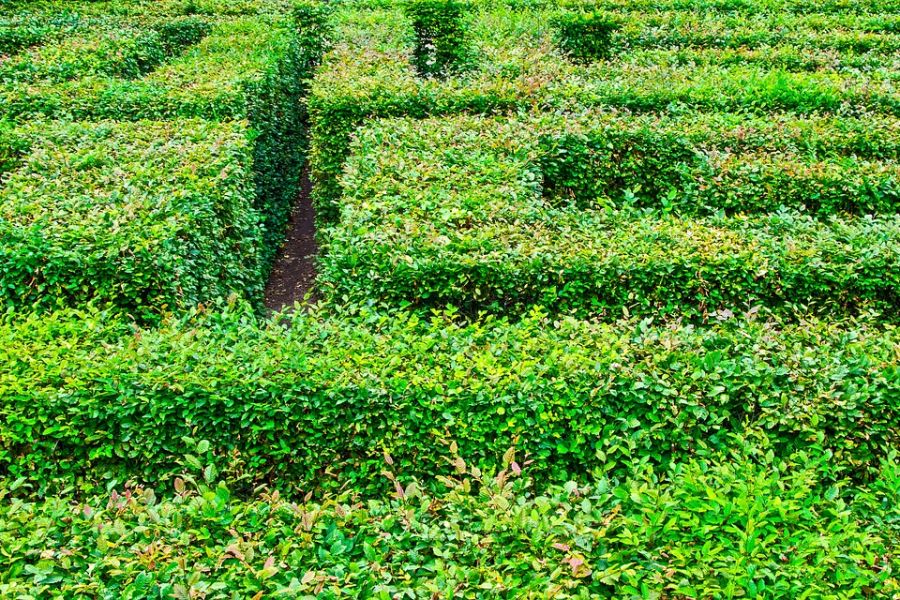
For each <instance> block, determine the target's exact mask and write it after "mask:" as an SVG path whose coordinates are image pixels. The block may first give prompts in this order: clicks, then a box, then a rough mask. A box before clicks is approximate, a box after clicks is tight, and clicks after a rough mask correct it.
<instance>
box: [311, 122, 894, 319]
mask: <svg viewBox="0 0 900 600" xmlns="http://www.w3.org/2000/svg"><path fill="white" fill-rule="evenodd" d="M562 125H564V126H562ZM631 125H633V123H631V122H630V121H627V122H626V126H631ZM557 126H558V127H560V126H562V129H563V131H565V132H567V135H570V134H571V133H572V132H575V133H577V131H578V128H577V126H576V125H575V124H574V122H573V121H571V120H567V119H564V120H562V121H557ZM600 131H603V129H602V127H601V128H600ZM626 133H627V135H622V133H621V131H620V130H619V129H616V128H615V127H613V128H612V130H611V135H606V137H603V135H601V137H600V138H599V141H597V143H596V146H597V147H596V148H595V150H596V154H597V155H598V156H599V158H598V159H597V161H599V163H600V165H599V168H600V172H601V173H604V172H605V171H608V170H612V171H613V175H611V177H612V179H611V180H610V183H609V186H608V188H609V189H605V190H604V193H609V196H608V197H604V198H600V199H599V200H600V201H599V202H598V203H597V204H593V203H590V204H588V205H587V206H579V205H578V204H565V203H564V204H560V203H558V202H556V201H554V200H553V198H547V197H545V195H544V193H543V192H544V190H543V189H542V187H543V185H545V184H546V175H547V173H546V172H544V173H542V171H541V162H542V159H541V154H542V150H541V144H540V141H541V140H540V127H535V126H534V125H533V124H532V123H529V122H528V120H527V119H524V120H523V119H482V118H478V117H461V116H457V117H453V118H442V119H426V120H415V119H394V120H386V121H382V122H379V123H376V124H373V125H372V126H371V127H369V128H366V129H364V130H362V131H361V132H360V133H359V135H358V138H357V140H356V141H355V142H354V151H353V153H352V155H351V158H350V160H349V161H348V163H347V165H346V168H345V174H344V177H343V179H342V187H343V192H344V200H343V202H344V208H343V211H342V216H341V221H340V223H338V224H337V225H335V226H333V227H331V228H330V229H329V230H328V231H327V238H328V246H327V255H326V257H325V259H324V260H323V263H322V264H323V267H322V271H321V275H320V278H321V281H322V283H323V286H324V287H325V289H326V290H329V291H330V292H331V293H333V294H334V295H336V296H337V297H344V296H350V297H353V298H356V299H358V300H360V301H361V300H363V299H369V300H371V299H378V300H383V301H386V302H404V303H412V304H414V305H419V306H434V305H442V304H447V303H449V304H452V305H454V306H456V307H458V308H461V309H464V310H465V312H466V313H475V312H477V311H479V310H491V311H498V312H508V311H512V312H520V311H521V310H522V309H523V308H524V307H527V306H528V305H529V304H532V303H538V304H543V305H546V306H553V307H555V308H556V309H557V310H562V311H569V310H571V311H574V312H576V313H578V314H592V315H602V316H605V317H607V318H610V317H613V318H614V317H616V316H617V315H619V314H621V313H622V311H632V312H640V313H642V314H659V313H674V314H683V315H686V316H693V317H708V316H710V315H711V314H714V313H716V312H717V311H720V310H726V311H738V310H745V309H746V308H749V307H750V306H752V305H753V304H754V303H756V302H759V303H762V304H766V305H769V306H771V307H773V308H775V307H782V308H784V309H786V310H788V311H789V312H791V311H793V310H794V308H796V307H798V306H802V305H805V304H807V303H808V304H809V305H815V306H816V307H817V310H818V309H821V310H824V311H826V312H832V311H838V312H842V311H845V310H850V311H854V310H859V309H861V308H862V307H864V306H866V305H867V304H869V303H873V306H875V307H877V308H879V309H881V310H884V311H885V312H886V314H890V315H894V316H896V309H897V304H896V301H897V298H898V295H897V294H898V292H900V287H898V286H900V280H898V279H897V267H898V265H900V243H898V242H900V216H898V215H897V213H896V209H897V190H896V186H895V184H894V183H892V182H893V181H896V172H895V171H896V168H894V170H893V171H891V170H889V172H888V173H887V175H886V177H887V179H886V185H887V186H888V187H887V188H885V189H886V190H888V192H889V194H892V195H893V200H892V201H891V202H890V203H889V204H888V205H886V206H885V207H884V208H885V209H886V210H887V213H888V214H885V215H876V216H866V215H863V216H852V215H845V214H842V213H841V212H831V213H830V214H828V213H826V214H823V215H821V216H819V217H814V216H811V215H807V214H802V213H799V212H797V210H796V207H797V206H799V205H800V203H801V202H803V201H804V195H803V194H804V193H806V192H807V191H809V190H815V189H816V186H817V185H819V184H816V183H815V182H816V177H818V175H817V172H816V170H813V171H812V173H811V175H810V182H812V183H810V182H806V183H803V184H802V185H799V187H794V188H790V189H791V190H792V191H793V193H794V194H795V197H794V198H790V197H789V195H788V196H778V197H776V198H775V200H778V199H779V198H781V199H788V200H791V202H792V203H794V204H795V207H794V208H790V209H787V208H783V207H781V206H780V205H779V204H778V203H777V202H776V201H775V200H772V201H771V204H769V205H765V204H763V205H762V206H752V205H751V208H753V209H754V210H753V211H751V212H745V211H742V210H728V211H724V210H701V209H698V207H697V206H696V204H697V202H699V201H710V202H719V201H722V202H730V201H732V200H734V199H735V198H740V196H739V194H744V196H745V198H746V201H748V202H757V195H758V193H761V192H760V191H759V189H758V188H760V187H763V188H764V187H765V186H766V184H765V181H764V180H763V184H762V185H760V184H759V181H758V179H759V175H760V168H759V165H760V164H761V165H763V166H766V165H769V166H768V167H766V169H769V167H771V173H772V174H773V176H774V177H775V179H774V180H773V181H775V182H780V181H781V180H780V179H779V177H781V176H782V175H783V174H784V173H782V172H781V171H779V169H783V168H785V166H784V165H783V164H781V163H780V162H779V161H778V159H777V158H776V160H775V163H774V164H769V163H767V162H762V163H759V164H757V165H754V164H753V163H752V161H751V163H750V168H749V170H748V171H747V172H745V170H744V169H743V168H738V169H737V171H736V173H731V174H729V171H728V170H727V168H726V170H724V171H714V170H713V171H710V172H707V171H706V169H711V168H712V167H711V166H710V165H709V164H708V163H703V162H701V167H702V168H701V170H700V173H701V174H704V177H706V178H707V180H703V179H701V180H700V181H699V184H700V185H699V186H697V187H694V186H695V185H696V183H697V182H695V180H694V178H693V177H688V178H687V180H686V182H685V181H683V180H682V179H680V178H681V177H682V171H681V170H679V165H678V164H673V163H670V161H673V160H676V159H679V157H677V156H676V157H675V158H673V157H671V156H669V154H667V153H670V152H671V150H670V148H671V147H672V145H673V140H672V139H670V138H667V137H665V136H664V135H660V134H659V133H658V132H656V131H655V130H653V129H652V128H651V129H648V130H643V131H642V130H641V128H640V127H637V128H635V129H633V130H631V132H628V130H627V129H626ZM604 135H605V134H604ZM641 136H647V137H641ZM576 138H577V135H576ZM588 139H590V138H588ZM623 140H624V142H623ZM550 141H551V143H556V142H555V139H554V138H553V137H552V136H551V138H550ZM577 141H578V140H577V139H576V142H577ZM571 149H572V150H573V151H578V147H577V146H576V147H572V148H571ZM660 152H662V154H659V153H660ZM566 156H567V155H565V154H564V155H562V158H563V159H565V158H566ZM658 156H662V159H661V161H662V165H661V166H660V165H659V164H657V162H656V159H657V157H658ZM697 156H700V157H701V158H702V157H703V156H704V155H702V154H695V153H693V152H689V153H688V154H687V160H689V161H693V160H696V157H697ZM590 160H591V159H589V160H588V163H590ZM763 160H764V161H765V160H767V159H763ZM690 164H691V163H689V164H688V166H690ZM682 167H684V165H682ZM684 168H687V167H684ZM787 168H788V169H789V170H790V169H794V168H796V166H794V165H789V166H788V167H787ZM855 168H856V167H855V166H851V171H850V172H851V173H852V172H853V169H855ZM670 169H671V170H674V173H672V172H670ZM687 172H688V174H690V171H689V170H688V171H687ZM766 172H767V171H766V170H765V169H764V170H763V171H762V173H766ZM565 173H566V165H565V164H564V165H563V177H565V176H566V174H565ZM648 173H649V175H648ZM722 173H725V175H727V177H726V178H725V182H724V185H723V186H722V187H721V189H720V188H718V187H717V185H718V184H717V183H716V179H717V178H720V177H724V176H725V175H722ZM748 173H749V175H748ZM606 175H607V173H605V174H604V176H606ZM790 175H791V173H790V171H788V177H787V178H786V179H785V180H784V181H783V182H781V183H783V184H786V185H796V184H794V183H792V181H793V180H792V179H791V177H790ZM828 177H830V176H828ZM828 177H826V178H825V179H824V180H822V181H823V182H824V183H823V182H820V183H821V185H822V186H824V187H822V188H821V190H820V191H821V193H823V195H824V194H826V193H829V192H828V186H829V185H832V184H830V183H828V182H829V178H828ZM584 178H587V179H588V180H590V179H592V176H591V174H590V172H588V174H587V175H586V176H585V177H583V178H582V179H584ZM619 178H621V180H622V181H624V185H623V184H622V181H619ZM645 178H646V179H648V181H645ZM666 178H668V179H666ZM658 180H662V181H663V182H666V181H669V180H671V184H672V186H673V187H671V188H669V189H666V188H662V189H661V190H659V193H658V194H656V193H651V194H648V195H646V196H645V195H644V192H643V191H642V190H641V186H642V185H643V186H645V187H648V186H652V185H655V184H656V182H657V181H658ZM578 181H579V180H578V179H576V183H577V182H578ZM742 182H743V183H742ZM748 182H749V183H748ZM848 182H849V180H847V181H845V180H844V179H842V178H840V177H839V178H838V180H837V186H838V187H837V188H835V189H834V190H832V192H831V193H837V194H838V195H840V194H842V193H843V191H842V187H841V186H843V185H846V184H848ZM738 184H742V185H744V186H749V187H747V189H746V190H744V189H742V188H740V187H739V186H738ZM615 185H618V186H619V188H618V189H612V188H613V186H615ZM865 185H867V184H866V183H863V186H865ZM679 186H680V187H679ZM891 186H893V187H891ZM629 187H630V188H631V189H629ZM648 189H649V187H648ZM891 189H893V190H894V191H893V192H891V191H890V190H891ZM717 190H719V191H717ZM735 190H738V191H735ZM719 192H721V193H722V194H724V196H722V197H721V198H719V197H718V196H717V194H719ZM849 193H850V194H851V195H852V194H853V191H850V192H849ZM681 195H684V198H683V199H682V197H681ZM741 202H743V201H741ZM741 202H738V203H737V208H738V209H740V208H741V206H742V204H741ZM698 210H699V213H700V214H699V215H698V214H697V213H698ZM760 212H761V214H760ZM864 212H867V211H864ZM682 213H683V214H682ZM704 213H705V214H704Z"/></svg>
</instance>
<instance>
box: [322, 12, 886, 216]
mask: <svg viewBox="0 0 900 600" xmlns="http://www.w3.org/2000/svg"><path fill="white" fill-rule="evenodd" d="M623 10H626V11H627V9H623ZM556 12H558V11H556V9H553V10H549V11H548V10H546V9H543V8H535V9H526V10H522V9H519V8H504V7H503V6H499V7H497V6H491V7H483V8H482V9H481V10H477V11H475V14H476V15H477V18H476V19H474V21H473V24H472V34H471V35H472V38H473V40H474V43H475V44H476V45H478V46H479V48H480V52H481V56H480V57H479V61H478V64H477V65H476V68H475V69H473V70H472V71H471V72H468V73H467V74H466V75H465V76H460V77H450V78H448V79H446V80H436V79H433V78H432V79H422V78H418V77H416V75H415V70H414V69H411V68H410V65H409V52H410V49H409V48H408V46H409V45H410V40H411V39H412V38H413V37H414V35H413V34H412V33H411V31H412V25H411V24H410V23H409V20H408V19H407V18H406V17H405V15H404V14H403V12H402V10H400V9H397V8H371V9H365V8H362V9H361V8H359V7H356V6H353V5H350V6H346V7H340V8H339V9H338V11H337V15H336V17H335V19H334V21H335V25H336V31H335V36H334V41H335V43H334V48H333V50H332V51H331V52H329V53H328V55H327V56H326V58H325V60H324V63H323V68H322V69H320V71H319V73H318V74H317V77H316V80H315V81H314V83H313V86H312V90H311V94H310V99H309V112H310V118H311V172H312V176H313V179H314V182H315V188H314V201H315V204H316V209H317V217H318V219H319V220H320V222H321V223H323V224H328V223H333V222H334V221H336V220H337V218H338V216H339V212H340V187H339V185H338V179H339V176H340V173H341V171H342V169H343V166H344V163H345V161H346V159H347V156H348V152H349V145H350V141H351V138H352V136H353V134H354V133H355V131H356V130H357V128H358V127H360V126H361V125H362V124H363V123H364V122H365V121H367V120H369V119H372V118H380V117H398V116H408V117H414V118H422V117H425V116H434V115H447V114H455V113H475V114H485V113H487V114H492V113H498V112H517V111H523V110H532V109H534V108H539V109H540V110H542V111H545V112H546V111H551V112H563V113H567V112H575V113H578V112H581V111H583V110H585V109H587V108H590V107H610V106H613V107H619V108H620V109H628V110H630V111H634V112H658V113H669V114H671V113H675V114H677V113H679V112H683V111H686V110H693V111H697V110H702V111H710V112H715V111H735V112H744V113H752V114H766V113H769V112H772V111H790V112H792V113H795V114H797V115H810V116H814V115H819V114H834V115H853V116H859V117H862V118H869V117H874V118H876V119H879V118H882V117H884V116H889V117H894V118H896V117H897V116H900V104H898V100H897V96H896V94H895V93H894V91H893V90H894V83H893V78H894V75H893V73H895V72H896V66H897V65H895V64H894V63H895V62H896V61H895V59H894V58H893V55H894V54H895V52H893V51H891V50H890V48H891V47H893V46H892V45H891V44H893V43H894V42H892V41H889V40H888V38H890V39H894V38H896V39H898V40H900V37H898V36H897V35H896V33H883V34H879V35H884V36H887V37H886V38H885V40H888V41H884V40H882V41H883V42H884V44H887V46H885V47H886V48H888V49H887V50H885V51H883V52H882V51H881V50H879V49H878V48H879V47H881V46H882V45H883V44H882V42H877V43H876V42H875V41H872V43H871V46H872V47H871V48H869V49H866V48H865V46H866V45H867V44H869V42H864V41H860V42H859V43H856V42H852V41H848V40H844V41H841V40H840V39H839V37H840V36H839V35H838V34H836V33H833V32H832V33H829V32H828V29H827V27H826V28H825V30H824V31H815V32H814V36H813V37H814V38H815V39H816V40H818V41H815V43H813V42H810V43H813V45H815V44H820V45H821V47H825V46H828V45H829V44H831V45H835V44H837V45H841V44H844V45H845V46H846V48H843V49H840V50H831V51H832V52H838V53H839V55H838V57H837V60H838V66H834V64H835V63H833V62H832V63H829V64H824V65H823V64H820V63H821V59H822V56H821V54H822V53H821V52H819V51H812V52H811V51H809V45H808V44H807V45H804V44H803V43H800V42H798V45H794V46H791V45H790V39H792V38H791V37H790V35H788V37H787V38H786V39H785V40H783V41H784V42H785V43H786V44H787V45H785V46H776V47H775V48H772V47H770V46H767V45H766V44H768V42H765V40H763V41H762V42H760V43H761V44H763V45H761V46H757V47H754V48H747V47H746V45H745V44H741V45H739V46H737V49H734V48H731V49H730V51H729V52H725V51H724V50H728V48H725V49H724V50H723V49H722V48H704V46H703V44H702V43H699V42H702V40H701V41H699V42H698V44H699V45H697V44H695V45H694V46H691V45H690V43H687V44H686V45H685V43H686V42H685V41H684V40H676V39H673V40H672V44H673V45H672V47H671V48H672V49H669V50H642V51H636V52H633V51H630V50H629V51H624V50H623V51H618V50H617V51H616V52H614V54H613V56H614V59H613V60H609V61H604V62H602V63H597V64H592V65H580V64H570V63H568V62H567V61H565V60H562V57H561V56H560V55H559V53H558V52H553V51H547V50H546V48H547V44H546V43H545V38H547V37H548V36H550V35H551V32H549V31H548V28H547V26H546V23H547V22H548V20H549V17H550V16H552V14H556ZM752 13H753V11H752V9H750V8H748V7H743V8H742V10H740V11H738V16H737V17H735V18H739V17H740V16H742V15H746V14H750V15H751V17H748V18H749V19H750V21H751V22H754V23H755V25H749V26H748V27H751V29H752V28H754V27H755V31H757V32H759V34H760V35H763V33H764V32H765V33H766V34H767V35H771V32H772V31H773V29H774V30H778V28H779V27H780V26H781V25H783V24H784V23H781V22H779V20H778V19H779V18H781V19H782V20H787V21H788V22H790V19H791V18H789V17H787V16H783V17H779V16H778V15H777V14H774V15H773V14H771V13H768V14H767V15H766V16H765V17H759V18H753V17H752ZM717 16H718V17H720V18H721V15H717ZM635 18H636V19H638V21H636V23H639V22H640V19H648V21H647V23H646V25H637V24H635V25H634V27H635V28H637V29H631V30H629V33H628V34H627V39H628V40H632V41H633V40H636V39H637V38H636V37H635V36H638V35H639V33H638V30H640V31H655V29H653V28H654V25H653V23H654V22H655V21H653V19H654V18H655V17H654V16H653V15H642V16H641V17H635ZM710 18H712V17H710ZM867 18H868V17H863V16H860V17H859V20H858V22H853V23H851V24H850V25H849V27H850V28H851V29H854V30H855V31H859V32H860V33H859V35H862V36H865V35H870V34H869V33H866V30H867V29H873V28H875V29H877V28H879V27H884V28H887V29H890V27H891V26H890V24H889V23H890V20H889V19H888V21H884V20H883V19H880V18H879V17H878V15H876V16H874V17H871V18H869V20H868V21H867V20H866V19H867ZM885 18H887V17H885ZM794 19H795V20H796V21H797V22H796V23H791V27H788V28H787V29H786V31H788V32H790V31H791V28H793V29H794V30H796V29H799V28H803V27H805V28H807V29H809V30H810V31H813V30H814V28H815V25H816V23H818V21H816V19H815V18H814V17H810V18H808V19H806V20H803V19H798V18H796V17H794ZM401 24H403V25H401ZM696 24H697V23H696V22H695V21H692V20H691V19H690V18H688V17H683V23H682V26H683V28H684V32H690V31H693V28H694V26H695V25H696ZM826 24H827V23H826ZM823 27H824V26H823ZM658 29H659V27H656V30H658ZM685 35H687V33H685ZM854 35H855V34H854ZM815 36H819V37H818V38H816V37H815ZM744 41H746V40H744ZM894 41H896V40H894ZM764 42H765V43H764ZM736 43H737V42H736ZM647 44H649V45H650V46H653V45H654V44H655V42H653V40H650V41H648V42H647ZM698 52H699V53H700V54H699V55H698ZM879 52H880V54H879ZM748 53H749V54H748ZM861 53H864V54H866V55H865V56H862V55H861ZM810 60H812V67H811V68H812V69H813V70H811V71H809V72H791V69H794V68H795V66H796V64H797V61H800V63H803V62H804V61H805V62H809V61H810ZM816 61H818V62H816ZM843 61H850V62H846V63H845V62H843ZM854 61H855V62H854ZM853 65H855V66H853Z"/></svg>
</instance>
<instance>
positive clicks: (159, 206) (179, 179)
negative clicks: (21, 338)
mask: <svg viewBox="0 0 900 600" xmlns="http://www.w3.org/2000/svg"><path fill="white" fill-rule="evenodd" d="M15 133H16V135H18V136H20V139H22V140H24V142H23V143H27V145H28V150H27V152H25V153H24V155H23V154H20V155H19V158H18V163H17V164H16V165H14V166H13V170H12V171H11V172H10V173H8V174H7V175H6V176H5V182H4V184H3V185H2V187H0V239H2V240H3V242H2V244H0V263H2V264H3V268H2V269H0V305H2V306H3V307H5V308H10V307H12V308H15V309H17V310H24V309H30V308H43V309H46V308H50V307H55V306H61V305H62V306H73V305H81V304H83V303H86V302H95V303H97V304H106V303H110V304H113V305H115V306H116V307H117V308H118V309H119V310H121V311H125V312H127V313H129V314H131V315H132V317H133V318H136V319H139V320H146V319H149V320H152V319H154V318H156V316H158V315H159V314H160V313H164V312H166V311H170V310H180V309H184V308H187V307H190V306H194V305H195V304H197V303H198V302H209V301H211V300H212V299H215V298H219V297H223V296H227V295H229V294H232V293H236V294H239V295H241V296H243V297H245V298H248V299H250V300H253V301H257V302H258V301H259V300H260V296H261V292H262V285H263V280H262V274H261V267H260V254H261V244H262V239H261V231H260V216H259V214H258V213H257V211H256V210H255V209H254V208H253V174H252V171H251V165H252V157H251V149H250V147H249V144H248V140H247V132H246V129H245V127H244V126H243V125H242V124H240V123H234V124H216V123H210V122H206V121H198V120H184V119H179V120H174V121H162V122H160V121H139V122H134V123H130V122H128V123H120V122H99V123H76V124H61V123H56V124H47V123H41V124H36V125H34V126H31V127H27V128H20V129H18V130H16V132H15Z"/></svg>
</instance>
